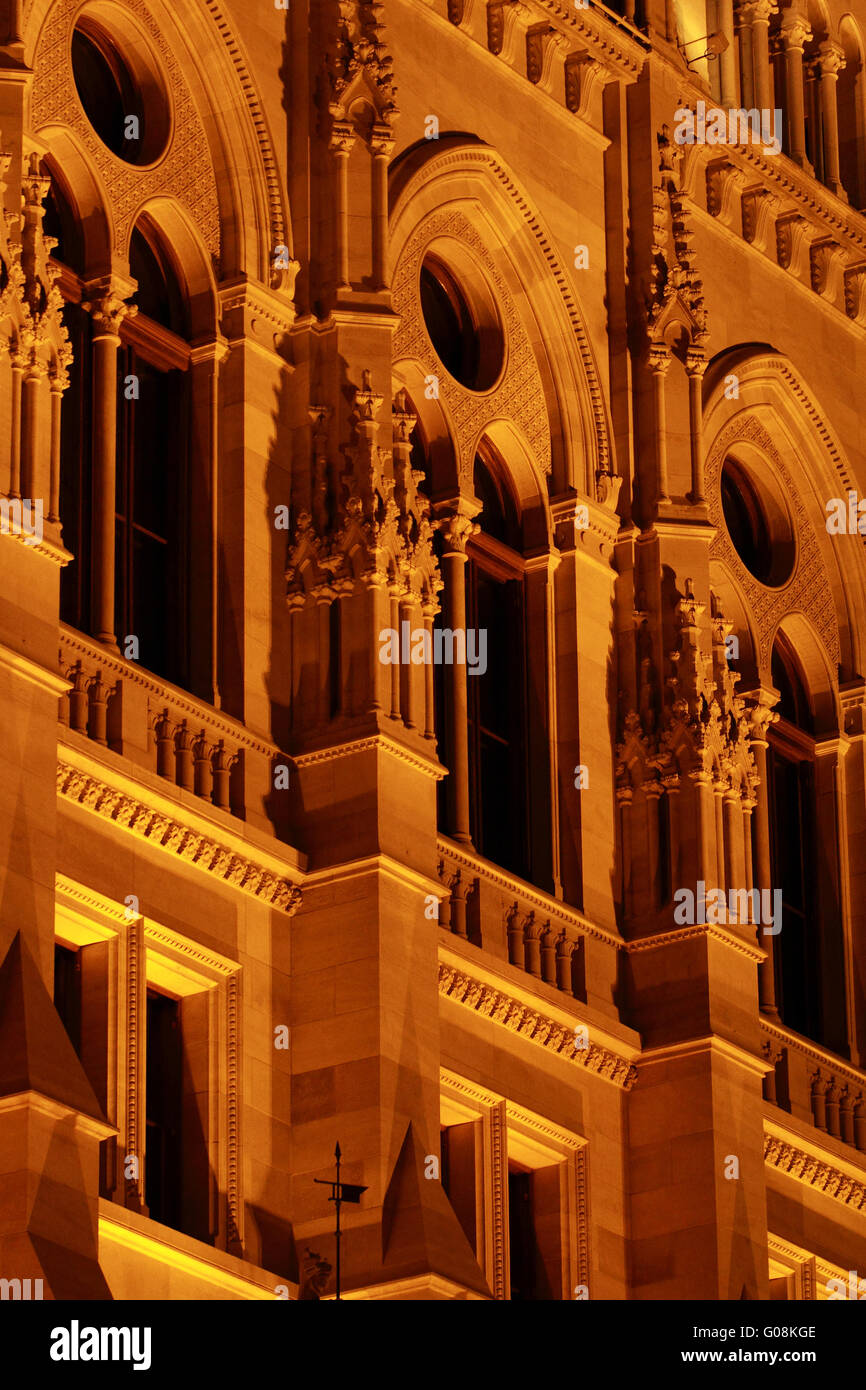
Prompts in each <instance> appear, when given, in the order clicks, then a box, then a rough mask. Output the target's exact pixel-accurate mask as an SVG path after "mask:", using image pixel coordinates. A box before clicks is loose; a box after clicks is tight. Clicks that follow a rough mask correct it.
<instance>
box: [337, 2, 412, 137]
mask: <svg viewBox="0 0 866 1390" xmlns="http://www.w3.org/2000/svg"><path fill="white" fill-rule="evenodd" d="M336 9H337V13H338V18H337V27H336V31H335V33H334V36H333V39H332V42H331V44H330V47H329V50H328V53H327V57H326V70H327V74H328V81H329V84H330V92H331V100H330V104H329V110H330V113H331V117H332V119H333V120H335V121H345V120H347V119H348V113H349V110H350V108H351V106H352V105H353V104H354V102H355V101H356V100H357V99H358V98H359V97H360V96H362V95H363V96H367V97H368V98H369V100H370V101H371V102H372V104H373V107H374V109H375V111H376V113H377V117H378V120H379V121H380V122H382V123H384V124H385V125H386V126H390V125H391V123H392V122H393V120H394V119H395V117H396V116H397V114H398V112H397V106H396V103H395V101H394V97H395V96H396V91H397V89H396V87H395V86H394V75H393V67H394V60H393V58H392V57H391V55H390V53H389V52H388V47H387V44H386V43H385V41H384V38H383V34H384V25H383V24H382V22H381V17H382V12H383V10H384V5H382V4H381V3H379V0H372V3H365V0H337V3H336Z"/></svg>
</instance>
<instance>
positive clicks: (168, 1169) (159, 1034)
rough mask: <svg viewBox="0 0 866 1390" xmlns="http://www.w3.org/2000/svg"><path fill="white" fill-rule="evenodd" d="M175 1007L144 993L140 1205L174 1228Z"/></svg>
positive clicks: (177, 1177)
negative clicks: (144, 1131)
mask: <svg viewBox="0 0 866 1390" xmlns="http://www.w3.org/2000/svg"><path fill="white" fill-rule="evenodd" d="M182 1065H183V1048H182V1040H181V1027H180V1005H179V1003H178V1001H177V1000H176V999H170V998H168V996H166V995H164V994H158V993H157V992H156V991H155V990H151V989H149V990H148V991H147V1075H146V1080H145V1091H146V1101H147V1105H146V1112H147V1141H146V1149H145V1201H146V1203H147V1206H148V1210H149V1212H150V1215H151V1216H152V1218H153V1220H154V1221H161V1222H162V1223H163V1224H164V1225H166V1226H174V1227H177V1226H178V1225H179V1216H180V1193H181V1184H182V1173H181V1094H182V1092H181V1085H182Z"/></svg>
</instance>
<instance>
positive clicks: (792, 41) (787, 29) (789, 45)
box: [779, 10, 812, 53]
mask: <svg viewBox="0 0 866 1390" xmlns="http://www.w3.org/2000/svg"><path fill="white" fill-rule="evenodd" d="M779 32H780V35H781V39H782V43H783V45H784V47H785V52H786V53H787V52H792V53H795V52H798V51H799V52H800V53H802V51H803V48H804V46H805V44H807V43H808V42H809V40H810V39H811V37H812V29H811V26H810V24H809V21H808V19H807V18H806V17H805V15H801V14H797V13H796V11H794V10H786V11H785V14H784V17H783V19H782V24H781V28H780V31H779Z"/></svg>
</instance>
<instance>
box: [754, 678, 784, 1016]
mask: <svg viewBox="0 0 866 1390" xmlns="http://www.w3.org/2000/svg"><path fill="white" fill-rule="evenodd" d="M749 696H750V700H751V701H752V702H753V703H752V707H751V710H750V715H751V723H752V737H751V740H750V746H751V749H752V752H753V754H754V757H755V770H756V772H757V774H758V796H757V801H756V803H755V860H754V872H755V887H756V888H759V889H766V890H767V891H770V890H771V888H772V884H771V882H770V877H771V873H772V870H771V866H770V802H769V787H768V785H767V748H768V747H769V745H768V743H767V738H766V732H767V728H768V726H769V725H770V724H771V723H773V722H774V721H775V720H776V719H777V718H778V715H776V714H774V713H773V710H772V705H773V704H774V703H775V701H776V700H777V699H778V695H777V693H776V692H775V691H772V692H771V691H769V690H765V689H762V688H759V689H758V690H755V691H751V692H749ZM775 941H776V938H775V937H774V936H771V935H770V934H769V933H767V934H765V933H763V932H762V933H761V934H760V936H759V942H760V945H761V946H763V948H764V950H765V951H766V953H767V958H766V960H765V961H763V962H762V964H761V965H760V966H759V967H758V999H759V1004H760V1009H761V1013H764V1014H767V1015H768V1017H770V1018H775V1019H778V1017H779V1010H778V1008H777V1006H776V977H775V967H774V963H773V958H774V953H775Z"/></svg>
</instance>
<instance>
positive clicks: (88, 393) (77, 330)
mask: <svg viewBox="0 0 866 1390" xmlns="http://www.w3.org/2000/svg"><path fill="white" fill-rule="evenodd" d="M63 319H64V322H65V323H66V326H67V328H68V330H69V339H70V345H71V347H72V352H73V359H72V362H71V364H70V367H69V386H68V388H67V389H66V391H65V392H64V394H63V408H62V410H61V412H60V458H61V467H60V516H61V519H62V522H63V544H64V546H65V547H66V549H67V550H68V551H70V552H71V554H72V555H73V557H74V558H73V559H72V560H71V561H70V563H69V564H68V565H66V566H65V567H64V569H63V570H61V573H60V616H61V618H62V619H63V621H64V622H65V623H69V624H70V625H71V626H72V627H77V628H80V629H81V630H82V631H85V632H86V631H88V630H89V629H90V626H91V591H90V576H91V563H92V559H91V557H92V536H91V524H92V517H93V498H92V488H93V473H92V465H91V457H92V456H91V443H92V434H91V418H92V416H91V408H92V378H91V319H90V315H89V314H88V313H85V311H84V310H83V309H82V308H81V306H80V305H78V304H66V305H65V306H64V310H63Z"/></svg>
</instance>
